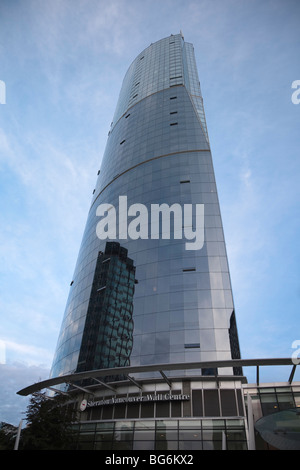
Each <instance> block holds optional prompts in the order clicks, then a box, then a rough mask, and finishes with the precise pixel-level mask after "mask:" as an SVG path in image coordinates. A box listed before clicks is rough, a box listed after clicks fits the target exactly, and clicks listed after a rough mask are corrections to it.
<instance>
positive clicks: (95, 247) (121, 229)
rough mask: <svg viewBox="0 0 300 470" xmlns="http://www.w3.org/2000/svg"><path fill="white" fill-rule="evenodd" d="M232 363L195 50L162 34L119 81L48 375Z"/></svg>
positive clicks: (228, 297) (235, 351)
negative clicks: (106, 138)
mask: <svg viewBox="0 0 300 470" xmlns="http://www.w3.org/2000/svg"><path fill="white" fill-rule="evenodd" d="M154 210H155V214H156V215H155V217H156V218H155V219H154V215H153V211H154ZM113 243H114V244H115V247H114V255H112V244H113ZM109 252H110V253H111V255H106V257H105V256H104V254H107V253H109ZM121 252H123V255H121V254H120V253H121ZM104 257H105V259H104ZM112 258H115V261H114V262H113V260H112ZM128 260H130V262H129V261H128ZM108 272H109V279H108ZM95 279H97V281H95ZM121 324H122V325H123V326H122V327H120V325H121ZM125 325H126V326H125ZM116 351H118V352H117V354H116ZM239 357H240V355H239V344H238V337H237V328H236V322H235V314H234V305H233V298H232V291H231V284H230V276H229V270H228V262H227V255H226V248H225V242H224V235H223V228H222V221H221V215H220V207H219V202H218V194H217V188H216V182H215V175H214V169H213V163H212V157H211V152H210V145H209V138H208V133H207V127H206V120H205V114H204V108H203V99H202V95H201V90H200V83H199V78H198V73H197V68H196V63H195V57H194V49H193V45H192V44H190V43H187V42H185V41H184V38H183V36H182V34H178V35H171V36H170V37H167V38H165V39H162V40H160V41H158V42H156V43H154V44H151V45H150V46H149V47H147V48H146V49H145V50H144V51H143V52H141V53H140V54H139V55H138V56H137V58H136V59H135V60H134V61H133V62H132V64H131V66H130V67H129V69H128V71H127V73H126V75H125V78H124V81H123V84H122V88H121V92H120V96H119V100H118V103H117V107H116V111H115V115H114V118H113V122H112V123H111V127H110V130H109V135H108V140H107V146H106V150H105V153H104V156H103V161H102V165H101V170H100V171H99V172H98V179H97V183H96V187H95V190H94V192H93V198H92V203H91V207H90V211H89V215H88V220H87V224H86V229H85V232H84V235H83V240H82V245H81V248H80V252H79V256H78V261H77V265H76V269H75V273H74V277H73V280H72V283H71V287H70V294H69V298H68V302H67V306H66V311H65V315H64V319H63V323H62V328H61V332H60V335H59V340H58V345H57V350H56V354H55V358H54V361H53V368H52V372H51V375H52V376H58V375H62V374H67V373H70V372H74V371H84V370H91V369H101V368H109V367H118V366H121V365H149V364H159V363H170V364H171V363H184V362H191V361H210V360H220V359H232V358H234V359H236V358H239ZM233 372H237V371H232V369H229V370H228V371H227V373H228V374H231V373H233ZM199 373H200V374H210V373H214V371H212V370H209V369H208V370H202V371H199Z"/></svg>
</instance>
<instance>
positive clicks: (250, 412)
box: [247, 392, 255, 450]
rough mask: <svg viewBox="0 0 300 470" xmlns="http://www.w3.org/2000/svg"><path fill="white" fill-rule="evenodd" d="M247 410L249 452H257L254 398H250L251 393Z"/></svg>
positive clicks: (248, 397) (248, 396) (248, 395)
mask: <svg viewBox="0 0 300 470" xmlns="http://www.w3.org/2000/svg"><path fill="white" fill-rule="evenodd" d="M247 408H248V433H249V442H248V447H249V450H255V436H254V420H253V408H252V398H251V397H250V394H249V392H248V393H247Z"/></svg>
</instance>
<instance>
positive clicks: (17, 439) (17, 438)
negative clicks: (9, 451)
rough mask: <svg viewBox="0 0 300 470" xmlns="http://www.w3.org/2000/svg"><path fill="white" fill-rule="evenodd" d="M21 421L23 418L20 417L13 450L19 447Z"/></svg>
mask: <svg viewBox="0 0 300 470" xmlns="http://www.w3.org/2000/svg"><path fill="white" fill-rule="evenodd" d="M22 423H23V420H22V419H21V421H20V423H19V427H18V432H17V437H16V440H15V445H14V450H18V449H19V441H20V436H21V430H22Z"/></svg>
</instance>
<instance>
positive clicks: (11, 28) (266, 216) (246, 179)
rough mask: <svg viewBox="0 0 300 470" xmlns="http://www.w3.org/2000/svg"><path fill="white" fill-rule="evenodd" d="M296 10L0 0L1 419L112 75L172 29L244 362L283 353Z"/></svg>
mask: <svg viewBox="0 0 300 470" xmlns="http://www.w3.org/2000/svg"><path fill="white" fill-rule="evenodd" d="M299 17H300V2H299V1H298V0H184V1H183V0H158V1H157V0H143V1H141V0H110V1H109V2H108V1H106V0H105V1H104V0H49V1H45V0H1V1H0V80H1V82H0V101H1V104H0V319H1V322H0V381H1V389H0V403H1V405H0V421H7V422H10V423H12V424H18V422H19V420H20V419H21V418H23V417H24V415H23V414H22V412H24V411H25V410H26V406H27V398H21V397H19V396H17V395H16V392H17V390H19V389H20V388H23V387H25V386H27V385H29V384H31V383H33V382H36V381H38V380H43V379H46V378H48V374H49V369H50V367H51V363H52V358H53V355H54V350H55V346H56V341H57V338H58V333H59V329H60V325H61V320H62V316H63V313H64V308H65V303H66V300H67V296H68V292H69V284H70V281H71V279H72V275H73V270H74V267H75V263H76V259H77V254H78V250H79V245H80V242H81V237H82V234H83V230H84V226H85V221H86V217H87V212H88V209H89V204H90V201H91V197H92V191H93V189H94V185H95V182H96V176H97V171H98V169H99V166H100V163H101V159H102V155H103V151H104V148H105V144H106V139H107V133H108V130H109V127H110V122H111V120H112V117H113V114H114V110H115V106H116V103H117V99H118V94H119V91H120V87H121V83H122V79H123V76H124V74H125V72H126V70H127V68H128V66H129V65H130V63H131V62H132V60H133V59H134V58H135V57H136V55H137V54H139V53H140V52H141V51H142V50H143V49H144V48H145V47H147V46H148V45H149V44H150V43H152V42H155V41H157V40H159V39H161V38H163V37H166V36H169V35H170V34H177V33H179V32H180V30H182V32H183V35H184V37H185V40H186V41H187V42H191V43H193V44H194V47H195V53H196V60H197V65H198V70H199V77H200V82H201V88H202V93H203V97H204V105H205V111H206V118H207V124H208V132H209V135H210V141H211V148H212V154H213V159H214V166H215V173H216V179H217V186H218V191H219V198H220V204H221V211H222V216H223V224H224V230H225V238H226V244H227V251H228V257H229V264H230V269H231V278H232V285H233V293H234V300H235V307H236V315H237V321H238V329H239V336H240V344H241V350H242V357H243V358H258V357H263V358H264V357H290V356H291V354H292V353H293V352H294V351H295V349H294V348H293V347H292V344H293V342H294V341H296V340H299V341H300V315H299V307H300V279H299V266H300V256H299V255H300V250H299V231H300V221H299V200H300V171H299V170H300V161H299V151H300V145H299V143H300V136H299V131H300V104H299V105H297V104H294V103H293V102H292V99H291V97H292V93H293V91H295V90H293V89H292V83H293V81H295V80H300V61H299V51H300V30H299ZM299 97H300V93H299ZM244 372H245V373H246V374H247V375H248V378H249V382H253V381H254V371H251V370H244ZM289 372H290V368H287V369H286V368H285V367H283V368H282V367H281V368H276V369H275V372H274V368H272V370H270V371H266V372H265V378H266V381H268V380H276V381H286V380H287V378H288V375H289ZM297 374H298V375H296V379H298V380H300V374H299V372H298V373H297ZM261 375H262V379H263V378H264V371H262V372H261Z"/></svg>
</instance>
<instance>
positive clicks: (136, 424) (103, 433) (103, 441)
mask: <svg viewBox="0 0 300 470" xmlns="http://www.w3.org/2000/svg"><path fill="white" fill-rule="evenodd" d="M75 429H76V430H77V431H78V433H79V434H78V441H77V446H76V448H77V449H79V450H81V449H82V450H84V449H85V450H86V449H88V450H162V451H164V450H221V449H222V440H223V438H224V436H225V439H226V449H228V450H247V441H246V431H245V421H244V420H243V419H203V420H188V419H186V420H144V421H119V422H118V421H116V422H102V423H82V424H80V425H78V426H77V427H76V428H75Z"/></svg>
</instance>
